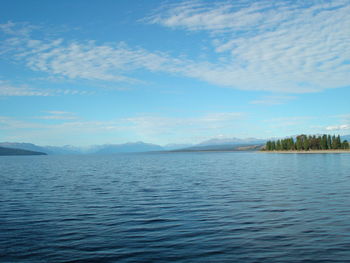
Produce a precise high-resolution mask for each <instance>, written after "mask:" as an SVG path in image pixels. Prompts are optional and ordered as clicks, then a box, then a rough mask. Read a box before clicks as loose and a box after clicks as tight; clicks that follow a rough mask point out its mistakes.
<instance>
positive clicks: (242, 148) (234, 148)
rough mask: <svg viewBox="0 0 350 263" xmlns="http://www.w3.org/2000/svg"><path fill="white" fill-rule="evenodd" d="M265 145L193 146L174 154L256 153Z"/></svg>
mask: <svg viewBox="0 0 350 263" xmlns="http://www.w3.org/2000/svg"><path fill="white" fill-rule="evenodd" d="M264 145H265V144H264V143H260V144H220V145H204V146H200V145H197V146H193V147H188V148H183V149H178V150H173V152H214V151H219V152H225V151H227V152H229V151H256V150H260V149H261V148H262V147H263V146H264Z"/></svg>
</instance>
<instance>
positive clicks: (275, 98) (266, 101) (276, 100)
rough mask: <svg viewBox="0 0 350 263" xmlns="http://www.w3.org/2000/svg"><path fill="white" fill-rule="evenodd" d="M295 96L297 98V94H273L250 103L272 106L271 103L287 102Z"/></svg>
mask: <svg viewBox="0 0 350 263" xmlns="http://www.w3.org/2000/svg"><path fill="white" fill-rule="evenodd" d="M295 98H296V97H295V96H283V95H281V96H277V95H276V96H275V95H271V96H263V97H262V98H260V99H257V100H253V101H251V102H250V103H251V104H261V105H267V106H271V105H280V104H285V103H287V102H289V101H291V100H294V99H295Z"/></svg>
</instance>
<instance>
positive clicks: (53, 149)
mask: <svg viewBox="0 0 350 263" xmlns="http://www.w3.org/2000/svg"><path fill="white" fill-rule="evenodd" d="M341 138H342V140H348V141H350V135H344V136H341ZM266 141H267V139H256V138H246V139H240V138H213V139H210V140H206V141H203V142H201V143H198V144H192V145H191V144H168V145H165V146H160V145H156V144H150V143H145V142H129V143H123V144H104V145H93V146H89V147H75V146H71V145H65V146H61V147H59V146H38V145H35V144H32V143H18V142H2V143H0V147H4V148H10V149H21V150H27V151H34V152H40V153H46V154H49V155H56V154H112V153H132V152H135V153H137V152H155V151H156V152H157V151H232V150H243V149H244V150H252V149H258V148H259V147H261V146H262V145H263V144H265V142H266Z"/></svg>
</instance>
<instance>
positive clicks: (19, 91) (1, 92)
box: [0, 80, 92, 97]
mask: <svg viewBox="0 0 350 263" xmlns="http://www.w3.org/2000/svg"><path fill="white" fill-rule="evenodd" d="M90 94H92V93H91V92H88V91H81V90H74V89H48V88H32V87H28V86H27V85H19V86H15V85H13V84H11V83H10V82H9V81H4V80H0V97H28V96H39V97H48V96H59V95H90Z"/></svg>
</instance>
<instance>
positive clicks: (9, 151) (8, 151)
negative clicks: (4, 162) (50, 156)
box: [0, 147, 46, 156]
mask: <svg viewBox="0 0 350 263" xmlns="http://www.w3.org/2000/svg"><path fill="white" fill-rule="evenodd" d="M10 155H46V153H43V152H35V151H28V150H23V149H13V148H5V147H0V156H10Z"/></svg>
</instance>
